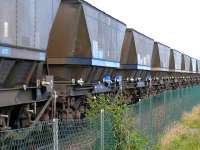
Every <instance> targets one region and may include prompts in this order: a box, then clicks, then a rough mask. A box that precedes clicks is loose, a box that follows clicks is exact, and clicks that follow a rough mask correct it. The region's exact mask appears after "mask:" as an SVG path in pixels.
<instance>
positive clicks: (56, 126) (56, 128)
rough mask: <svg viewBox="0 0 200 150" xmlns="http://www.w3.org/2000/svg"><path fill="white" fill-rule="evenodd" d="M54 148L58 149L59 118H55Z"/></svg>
mask: <svg viewBox="0 0 200 150" xmlns="http://www.w3.org/2000/svg"><path fill="white" fill-rule="evenodd" d="M53 149H54V150H58V119H53Z"/></svg>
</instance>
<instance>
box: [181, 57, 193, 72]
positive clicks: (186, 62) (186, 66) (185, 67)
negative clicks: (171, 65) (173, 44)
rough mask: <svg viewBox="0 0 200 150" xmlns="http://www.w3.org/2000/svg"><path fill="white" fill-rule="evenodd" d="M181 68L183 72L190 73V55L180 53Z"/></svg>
mask: <svg viewBox="0 0 200 150" xmlns="http://www.w3.org/2000/svg"><path fill="white" fill-rule="evenodd" d="M181 70H182V72H185V73H190V72H191V71H192V62H191V58H190V56H188V55H185V54H182V64H181Z"/></svg>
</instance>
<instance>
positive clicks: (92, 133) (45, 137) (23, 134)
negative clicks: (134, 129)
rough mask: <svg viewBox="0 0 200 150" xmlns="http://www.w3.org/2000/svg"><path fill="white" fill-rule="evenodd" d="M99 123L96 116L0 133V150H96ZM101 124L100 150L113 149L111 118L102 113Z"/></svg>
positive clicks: (51, 122)
mask: <svg viewBox="0 0 200 150" xmlns="http://www.w3.org/2000/svg"><path fill="white" fill-rule="evenodd" d="M100 121H101V118H100V115H98V116H96V117H94V118H92V119H83V120H58V121H57V122H55V121H49V122H40V123H38V124H35V125H33V126H31V127H29V128H24V129H18V130H9V131H6V132H1V133H0V147H1V150H51V149H55V147H56V146H55V144H56V143H58V145H57V148H58V149H59V150H93V149H94V150H99V149H101V145H100V144H101V122H100ZM103 121H104V132H103V133H104V135H103V137H104V149H105V150H110V149H114V147H115V138H114V132H113V124H112V116H111V115H110V114H107V113H105V115H104V120H103ZM56 126H57V128H55V127H56ZM55 130H57V131H55ZM55 132H56V134H57V137H56V136H55V135H56V134H55ZM56 140H57V142H56Z"/></svg>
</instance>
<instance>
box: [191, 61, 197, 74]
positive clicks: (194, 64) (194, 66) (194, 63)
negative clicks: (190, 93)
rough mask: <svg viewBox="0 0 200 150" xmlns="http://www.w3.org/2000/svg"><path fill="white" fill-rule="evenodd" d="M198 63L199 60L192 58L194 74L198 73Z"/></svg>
mask: <svg viewBox="0 0 200 150" xmlns="http://www.w3.org/2000/svg"><path fill="white" fill-rule="evenodd" d="M196 63H197V60H196V59H195V58H192V72H193V73H196V71H197V65H196Z"/></svg>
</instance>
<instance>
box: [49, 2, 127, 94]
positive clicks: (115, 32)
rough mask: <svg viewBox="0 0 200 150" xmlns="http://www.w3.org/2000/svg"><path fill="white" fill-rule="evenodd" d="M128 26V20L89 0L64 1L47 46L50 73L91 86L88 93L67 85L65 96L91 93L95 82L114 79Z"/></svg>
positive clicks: (58, 78)
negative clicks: (117, 16) (105, 11)
mask: <svg viewBox="0 0 200 150" xmlns="http://www.w3.org/2000/svg"><path fill="white" fill-rule="evenodd" d="M125 29H126V25H125V24H124V23H122V22H120V21H118V20H117V19H115V18H113V17H111V16H109V15H107V14H106V13H104V12H102V11H100V10H99V9H97V8H95V7H94V6H92V5H90V4H88V3H87V2H85V1H79V0H70V1H67V0H63V1H62V2H61V5H60V8H59V10H58V13H57V16H56V18H55V22H54V24H53V27H52V30H51V34H50V38H49V45H48V49H47V63H48V66H49V73H50V74H51V75H53V76H54V79H55V81H58V82H62V81H67V82H68V83H69V84H74V85H75V83H80V84H81V82H84V83H85V85H86V84H88V86H89V87H88V88H85V89H86V90H85V92H84V91H82V92H81V91H80V90H79V92H78V91H76V92H75V91H72V90H71V89H70V88H66V87H63V88H62V89H63V90H62V93H63V94H64V95H69V96H76V95H82V94H85V93H88V90H90V86H91V84H96V83H98V82H99V81H100V82H101V81H102V80H104V81H108V82H110V81H111V79H112V78H114V77H115V75H116V68H119V66H120V55H121V48H122V44H123V39H124V34H125ZM57 87H58V88H59V86H57ZM60 87H61V85H60ZM59 89H60V88H59ZM82 89H84V88H82ZM95 89H97V90H98V87H96V88H95ZM101 89H103V88H100V89H99V90H100V91H101ZM96 92H97V91H96Z"/></svg>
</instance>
